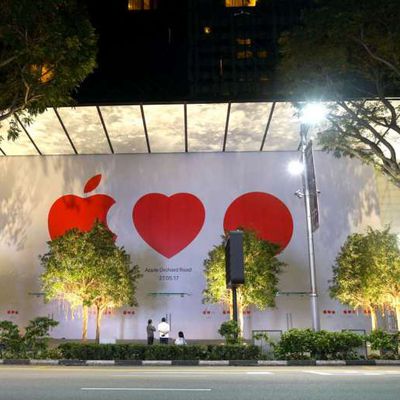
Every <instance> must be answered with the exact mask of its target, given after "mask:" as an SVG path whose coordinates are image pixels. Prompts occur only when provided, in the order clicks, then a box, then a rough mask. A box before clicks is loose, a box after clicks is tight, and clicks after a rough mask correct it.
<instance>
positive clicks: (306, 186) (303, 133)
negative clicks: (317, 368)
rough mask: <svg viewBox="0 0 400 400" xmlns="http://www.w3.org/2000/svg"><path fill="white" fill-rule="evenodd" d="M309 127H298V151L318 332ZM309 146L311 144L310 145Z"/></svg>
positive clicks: (311, 294) (317, 328)
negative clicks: (308, 148)
mask: <svg viewBox="0 0 400 400" xmlns="http://www.w3.org/2000/svg"><path fill="white" fill-rule="evenodd" d="M309 128H310V127H309V125H307V124H304V123H302V124H301V126H300V140H301V142H300V146H301V147H300V150H301V161H302V165H303V190H304V193H303V194H304V205H305V211H306V222H307V245H308V263H309V268H310V294H309V296H310V305H311V317H312V328H313V330H314V331H319V330H320V328H321V326H320V319H319V310H318V291H317V277H316V275H317V274H316V268H315V253H314V236H313V231H314V229H313V220H312V210H311V196H317V193H311V192H310V179H309V177H310V174H311V173H313V172H314V171H310V170H309V165H308V162H307V155H306V151H307V146H308V145H309V144H308V135H307V134H308V131H309ZM310 145H311V144H310Z"/></svg>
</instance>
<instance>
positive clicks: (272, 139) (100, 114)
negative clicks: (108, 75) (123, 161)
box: [0, 102, 300, 156]
mask: <svg viewBox="0 0 400 400" xmlns="http://www.w3.org/2000/svg"><path fill="white" fill-rule="evenodd" d="M18 123H19V124H20V125H21V127H22V133H21V135H20V137H19V138H18V139H17V140H16V141H15V142H12V141H7V140H3V141H2V142H1V144H0V152H1V154H2V155H3V156H17V155H68V154H134V153H180V152H221V151H283V150H297V148H298V144H299V129H300V121H299V120H298V118H297V117H296V116H295V110H294V108H293V107H292V106H291V104H290V103H279V102H273V103H260V102H259V103H208V104H145V105H141V104H135V105H113V106H79V107H75V108H67V107H64V108H57V109H54V108H49V109H47V111H45V112H44V113H43V114H40V115H38V116H37V117H36V118H35V120H34V122H33V123H32V124H31V125H29V126H24V125H23V124H22V122H21V121H18ZM7 128H8V124H7V122H5V123H4V124H3V126H2V127H1V128H0V134H1V135H2V136H3V137H4V138H5V137H7Z"/></svg>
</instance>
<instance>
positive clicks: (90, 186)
mask: <svg viewBox="0 0 400 400" xmlns="http://www.w3.org/2000/svg"><path fill="white" fill-rule="evenodd" d="M100 181H101V174H98V175H95V176H92V177H91V178H90V179H89V180H88V181H87V182H86V185H85V188H84V189H83V192H84V193H89V192H91V191H92V190H94V189H96V188H97V186H99V183H100Z"/></svg>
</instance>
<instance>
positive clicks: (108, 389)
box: [81, 387, 211, 392]
mask: <svg viewBox="0 0 400 400" xmlns="http://www.w3.org/2000/svg"><path fill="white" fill-rule="evenodd" d="M81 390H85V391H110V392H113V391H115V392H116V391H119V392H123V391H131V392H132V391H135V392H141V391H143V392H145V391H146V392H211V389H183V388H115V387H114V388H81Z"/></svg>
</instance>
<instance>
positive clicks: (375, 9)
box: [279, 0, 400, 186]
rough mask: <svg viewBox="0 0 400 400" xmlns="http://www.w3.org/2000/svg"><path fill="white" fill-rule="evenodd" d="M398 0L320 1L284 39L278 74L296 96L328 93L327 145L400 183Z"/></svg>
mask: <svg viewBox="0 0 400 400" xmlns="http://www.w3.org/2000/svg"><path fill="white" fill-rule="evenodd" d="M399 19H400V7H399V2H398V0H385V1H381V0H364V1H359V0H315V1H314V6H313V7H311V8H309V9H307V10H305V11H304V17H303V19H302V23H301V25H299V26H296V27H295V28H293V29H292V30H291V31H290V32H287V33H285V34H284V35H283V36H282V37H281V39H280V49H281V54H282V58H281V63H280V68H279V71H280V77H281V79H282V81H283V87H284V89H285V91H286V94H288V93H290V95H291V96H292V98H293V99H294V100H295V101H310V100H329V101H330V103H328V106H329V114H328V121H329V122H330V124H329V127H328V128H327V129H325V130H323V131H322V132H320V134H319V142H320V144H321V145H322V147H323V149H324V150H326V151H328V152H333V154H334V155H335V156H338V157H340V156H343V155H346V156H351V157H357V158H359V159H361V160H362V161H363V162H365V163H368V164H370V165H373V166H374V167H375V168H376V169H377V170H379V171H380V172H382V173H384V174H385V175H386V176H388V177H389V178H390V179H391V180H392V181H393V182H394V183H395V184H396V185H397V186H400V166H399V160H398V149H397V145H396V143H397V141H398V138H399V134H400V119H399V116H400V103H399V102H398V101H392V100H391V99H390V96H393V94H396V93H398V90H399V89H400V26H399V23H398V21H399Z"/></svg>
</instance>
